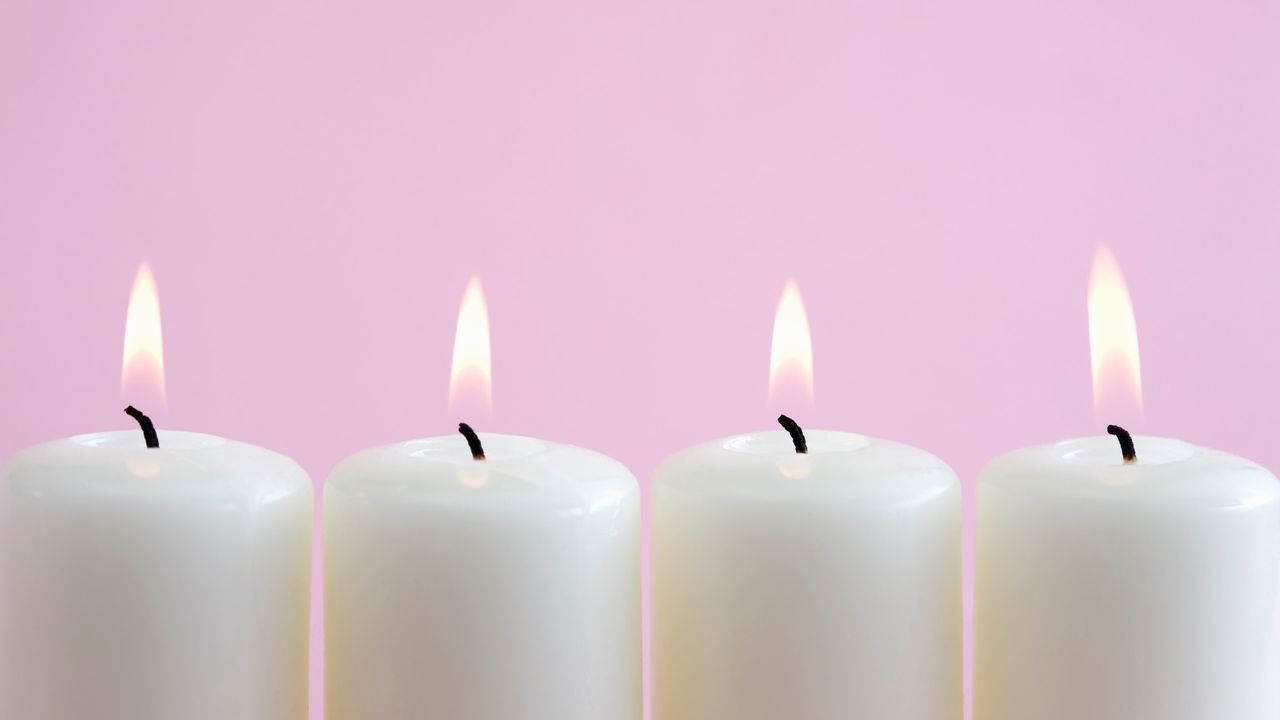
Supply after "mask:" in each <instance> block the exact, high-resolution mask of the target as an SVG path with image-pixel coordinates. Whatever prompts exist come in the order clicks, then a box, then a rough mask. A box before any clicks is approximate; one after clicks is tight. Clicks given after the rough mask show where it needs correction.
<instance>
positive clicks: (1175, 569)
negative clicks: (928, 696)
mask: <svg viewBox="0 0 1280 720" xmlns="http://www.w3.org/2000/svg"><path fill="white" fill-rule="evenodd" d="M1090 298H1091V302H1090V326H1091V333H1090V340H1091V342H1090V346H1091V350H1092V352H1093V357H1094V363H1093V367H1094V388H1095V401H1098V402H1101V401H1103V400H1105V399H1107V398H1108V397H1109V396H1111V395H1114V389H1115V387H1116V386H1117V385H1121V386H1125V387H1127V388H1128V389H1129V391H1130V395H1131V399H1132V400H1133V401H1134V405H1135V406H1138V404H1139V403H1140V397H1141V395H1140V389H1141V386H1140V383H1139V380H1138V377H1139V375H1138V362H1137V352H1136V350H1137V334H1136V330H1135V325H1134V323H1133V322H1132V308H1131V306H1130V303H1129V299H1128V293H1127V290H1125V288H1124V285H1123V279H1122V278H1121V276H1120V274H1119V271H1118V267H1117V266H1116V265H1115V263H1114V260H1113V259H1112V258H1111V257H1110V255H1109V253H1106V252H1105V251H1102V252H1100V253H1099V255H1098V258H1097V260H1096V262H1095V266H1094V272H1093V282H1092V285H1091V292H1090ZM1108 299H1109V300H1108ZM1103 301H1107V302H1118V303H1119V307H1115V306H1105V303H1104V302H1103ZM1115 316H1118V317H1120V318H1121V320H1120V321H1119V322H1116V321H1115V320H1114V319H1113V318H1114V317H1115ZM1109 431H1110V432H1111V434H1113V435H1114V436H1115V437H1114V438H1112V437H1106V436H1101V437H1092V438H1083V439H1078V440H1069V441H1066V442H1060V443H1056V444H1051V445H1046V446H1043V447H1036V448H1030V449H1024V450H1018V451H1015V452H1012V453H1009V454H1007V455H1005V456H1003V457H1000V458H997V459H996V460H994V461H993V462H992V463H990V464H989V465H988V466H987V468H986V469H985V470H984V471H983V472H982V475H981V479H980V483H979V499H978V563H977V572H978V575H977V603H976V663H975V717H976V718H977V719H978V720H1068V719H1070V720H1076V719H1078V718H1093V719H1096V720H1204V719H1205V718H1224V719H1225V718H1230V720H1275V718H1276V717H1277V716H1280V703H1278V700H1280V689H1278V683H1277V678H1280V616H1278V613H1280V594H1278V592H1277V590H1278V588H1280V484H1277V482H1276V479H1275V477H1274V476H1272V475H1271V474H1270V473H1269V472H1267V471H1266V470H1264V469H1262V468H1261V467H1259V466H1257V465H1255V464H1253V463H1251V462H1249V461H1247V460H1243V459H1241V458H1238V457H1235V456H1233V455H1229V454H1227V453H1223V452H1217V451H1213V450H1207V449H1204V448H1198V447H1195V446H1193V445H1190V444H1188V443H1184V442H1181V441H1178V440H1171V439H1165V438H1154V437H1136V438H1131V437H1130V436H1129V434H1128V432H1127V431H1125V430H1123V429H1122V428H1119V427H1117V426H1111V427H1110V428H1109Z"/></svg>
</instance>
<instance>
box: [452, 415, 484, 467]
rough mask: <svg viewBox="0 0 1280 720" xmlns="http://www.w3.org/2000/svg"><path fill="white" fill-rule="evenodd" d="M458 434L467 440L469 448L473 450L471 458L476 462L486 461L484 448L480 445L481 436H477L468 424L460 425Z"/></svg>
mask: <svg viewBox="0 0 1280 720" xmlns="http://www.w3.org/2000/svg"><path fill="white" fill-rule="evenodd" d="M458 432H460V433H462V437H464V438H466V439H467V447H469V448H471V457H473V458H475V459H476V460H483V459H484V446H483V445H481V444H480V436H479V435H476V431H475V430H472V429H471V426H470V425H468V424H466V423H458Z"/></svg>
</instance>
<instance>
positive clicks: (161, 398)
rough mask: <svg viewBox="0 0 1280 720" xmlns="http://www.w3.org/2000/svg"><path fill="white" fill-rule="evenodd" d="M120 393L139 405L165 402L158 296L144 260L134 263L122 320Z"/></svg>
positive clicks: (154, 280)
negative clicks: (133, 276) (131, 284)
mask: <svg viewBox="0 0 1280 720" xmlns="http://www.w3.org/2000/svg"><path fill="white" fill-rule="evenodd" d="M120 394H121V396H122V397H124V398H125V399H126V400H128V401H130V402H137V403H139V404H141V405H143V406H151V405H152V403H159V405H160V406H161V407H164V406H165V403H166V398H165V387H164V342H163V340H162V338H161V332H160V296H159V294H158V293H157V292H156V278H155V275H154V274H152V272H151V264H150V263H148V262H147V261H146V260H143V261H142V263H141V264H140V265H139V266H138V274H137V276H136V277H135V278H134V281H133V292H132V293H130V295H129V311H128V314H127V315H126V316H125V321H124V359H123V361H122V363H121V370H120Z"/></svg>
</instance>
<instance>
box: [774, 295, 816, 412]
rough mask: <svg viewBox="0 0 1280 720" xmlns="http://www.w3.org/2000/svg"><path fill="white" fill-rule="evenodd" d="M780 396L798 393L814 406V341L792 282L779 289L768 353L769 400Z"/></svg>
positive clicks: (802, 301)
mask: <svg viewBox="0 0 1280 720" xmlns="http://www.w3.org/2000/svg"><path fill="white" fill-rule="evenodd" d="M783 394H799V395H802V396H803V399H804V400H805V401H807V402H809V403H810V404H812V403H813V339H812V337H810V335H809V317H808V315H807V314H806V313H805V311H804V300H803V299H801V297H800V288H798V287H796V282H795V280H787V284H786V286H785V287H783V288H782V298H781V299H779V300H778V312H777V313H776V314H775V315H774V316H773V345H772V348H771V351H770V353H769V400H770V401H771V402H776V401H777V400H779V399H780V397H779V396H780V395H783Z"/></svg>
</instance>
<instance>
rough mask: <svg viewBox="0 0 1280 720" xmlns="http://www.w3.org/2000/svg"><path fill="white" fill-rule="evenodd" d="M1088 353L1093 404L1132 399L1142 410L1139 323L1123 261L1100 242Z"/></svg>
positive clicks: (1092, 279) (1101, 407)
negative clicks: (1121, 266) (1121, 263)
mask: <svg viewBox="0 0 1280 720" xmlns="http://www.w3.org/2000/svg"><path fill="white" fill-rule="evenodd" d="M1089 353H1090V359H1091V360H1092V368H1093V407H1094V410H1095V411H1097V413H1098V414H1099V416H1100V417H1101V415H1102V414H1103V413H1104V412H1111V409H1110V408H1109V407H1108V406H1114V405H1116V404H1117V403H1119V404H1124V403H1126V401H1127V402H1129V403H1132V408H1133V409H1134V410H1136V411H1137V413H1138V415H1139V416H1140V415H1141V414H1142V372H1141V369H1140V364H1139V361H1138V323H1137V321H1136V320H1135V319H1134V315H1133V303H1132V302H1131V301H1130V300H1129V288H1128V286H1127V285H1126V284H1125V281H1124V275H1123V274H1122V273H1121V272H1120V265H1119V263H1117V262H1116V258H1115V256H1114V255H1112V254H1111V251H1110V250H1109V249H1108V248H1107V247H1106V246H1105V245H1100V246H1098V249H1097V251H1096V252H1095V253H1094V256H1093V269H1092V270H1091V271H1090V272H1089Z"/></svg>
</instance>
